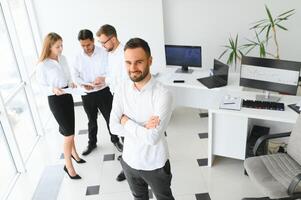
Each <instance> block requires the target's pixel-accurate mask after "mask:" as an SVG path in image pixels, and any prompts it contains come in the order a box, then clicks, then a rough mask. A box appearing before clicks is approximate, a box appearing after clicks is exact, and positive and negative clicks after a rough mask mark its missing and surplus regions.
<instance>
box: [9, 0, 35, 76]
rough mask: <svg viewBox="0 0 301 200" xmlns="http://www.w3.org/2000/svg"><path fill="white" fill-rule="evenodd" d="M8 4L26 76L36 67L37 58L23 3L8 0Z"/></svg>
mask: <svg viewBox="0 0 301 200" xmlns="http://www.w3.org/2000/svg"><path fill="white" fill-rule="evenodd" d="M8 4H9V7H10V11H11V14H12V18H13V22H14V24H15V28H16V32H17V36H18V39H19V43H20V46H21V50H22V54H23V58H24V60H25V64H26V68H27V72H28V74H31V73H32V72H33V71H34V68H35V66H36V63H37V57H38V56H37V50H36V46H35V43H34V40H33V34H32V29H31V25H30V22H29V18H28V13H27V10H26V6H25V2H24V0H9V1H8Z"/></svg>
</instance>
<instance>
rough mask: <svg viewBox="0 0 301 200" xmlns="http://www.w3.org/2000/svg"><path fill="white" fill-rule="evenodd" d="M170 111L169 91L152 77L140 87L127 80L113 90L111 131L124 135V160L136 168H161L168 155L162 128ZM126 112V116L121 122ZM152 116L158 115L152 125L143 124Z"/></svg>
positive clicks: (166, 123) (167, 120) (167, 119)
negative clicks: (158, 120) (123, 121)
mask: <svg viewBox="0 0 301 200" xmlns="http://www.w3.org/2000/svg"><path fill="white" fill-rule="evenodd" d="M171 113H172V96H171V93H170V92H169V91H168V90H167V89H166V88H165V87H164V86H163V85H162V84H161V83H159V82H158V81H156V80H155V79H154V78H153V77H152V78H151V79H150V80H149V82H148V83H147V84H146V85H145V86H144V87H143V88H142V89H141V90H140V91H139V90H138V89H137V88H136V87H135V86H134V83H133V82H132V81H130V80H126V81H124V82H123V83H122V84H121V85H119V87H118V89H117V90H116V92H115V94H114V99H113V107H112V111H111V116H110V128H111V131H112V133H113V134H115V135H119V136H124V138H125V140H124V147H123V154H122V158H123V160H124V161H125V162H126V163H127V164H128V165H129V166H131V167H132V168H134V169H137V170H154V169H158V168H161V167H163V166H164V165H165V162H166V161H167V159H168V158H169V153H168V147H167V141H166V138H165V135H164V131H165V130H166V128H167V125H168V122H169V120H170V116H171ZM123 114H125V115H126V116H128V117H129V120H128V121H127V122H126V123H125V125H124V126H123V125H121V123H120V119H121V117H122V115H123ZM152 116H159V119H160V124H159V126H157V127H156V128H154V129H146V128H145V127H144V125H145V124H146V123H147V121H148V120H149V119H150V117H152Z"/></svg>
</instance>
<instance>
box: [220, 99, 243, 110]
mask: <svg viewBox="0 0 301 200" xmlns="http://www.w3.org/2000/svg"><path fill="white" fill-rule="evenodd" d="M241 103H242V100H241V98H240V97H232V98H231V99H228V98H224V99H223V100H222V102H221V103H220V106H219V108H221V109H228V110H240V109H241Z"/></svg>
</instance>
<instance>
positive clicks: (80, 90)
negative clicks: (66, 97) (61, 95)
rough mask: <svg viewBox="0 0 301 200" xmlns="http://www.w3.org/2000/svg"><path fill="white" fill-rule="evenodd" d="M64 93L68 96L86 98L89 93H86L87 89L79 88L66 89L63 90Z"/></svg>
mask: <svg viewBox="0 0 301 200" xmlns="http://www.w3.org/2000/svg"><path fill="white" fill-rule="evenodd" d="M63 91H64V92H65V93H67V94H71V95H80V96H84V95H87V93H86V92H85V89H83V88H81V87H78V88H65V89H63Z"/></svg>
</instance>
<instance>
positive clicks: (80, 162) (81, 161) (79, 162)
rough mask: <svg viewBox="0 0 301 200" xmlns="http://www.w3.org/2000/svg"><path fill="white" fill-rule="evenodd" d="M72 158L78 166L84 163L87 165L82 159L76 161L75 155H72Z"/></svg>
mask: <svg viewBox="0 0 301 200" xmlns="http://www.w3.org/2000/svg"><path fill="white" fill-rule="evenodd" d="M71 157H72V158H73V160H75V162H77V163H78V164H82V163H86V161H85V160H84V159H82V158H79V160H76V159H75V158H74V157H73V155H71Z"/></svg>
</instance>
